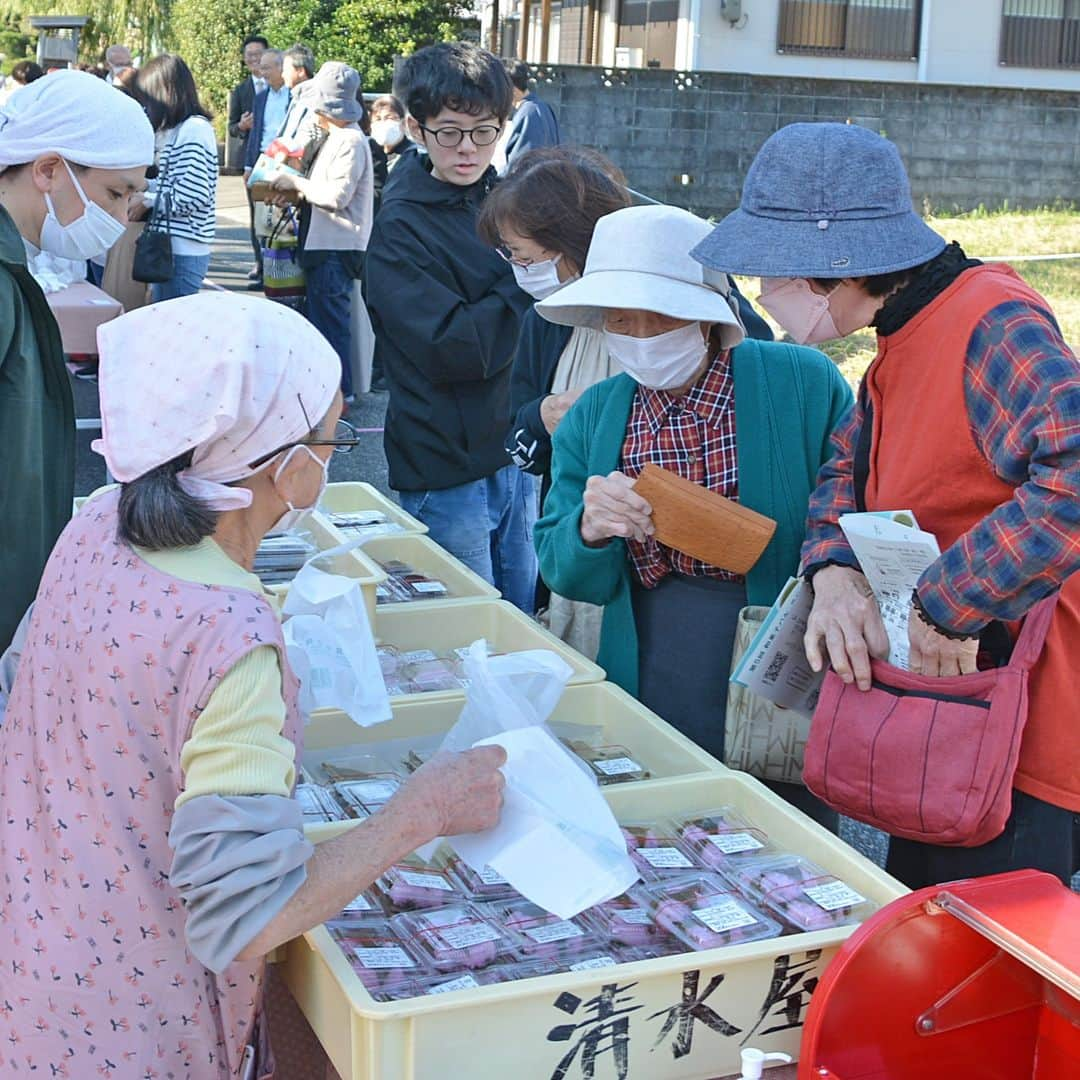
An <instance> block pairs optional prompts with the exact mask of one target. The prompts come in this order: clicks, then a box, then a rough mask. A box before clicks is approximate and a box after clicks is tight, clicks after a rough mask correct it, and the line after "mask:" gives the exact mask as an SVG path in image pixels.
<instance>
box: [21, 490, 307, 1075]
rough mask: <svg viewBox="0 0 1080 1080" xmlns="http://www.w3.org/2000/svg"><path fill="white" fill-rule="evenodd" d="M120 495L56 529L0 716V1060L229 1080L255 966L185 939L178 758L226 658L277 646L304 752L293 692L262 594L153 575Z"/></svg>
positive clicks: (259, 972) (258, 982)
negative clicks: (121, 530) (175, 843)
mask: <svg viewBox="0 0 1080 1080" xmlns="http://www.w3.org/2000/svg"><path fill="white" fill-rule="evenodd" d="M118 500H119V495H118V493H112V494H110V495H105V496H101V497H99V498H97V499H95V500H93V501H92V502H91V503H89V504H88V505H87V506H86V507H84V509H83V510H82V512H81V513H80V514H79V515H78V516H77V517H76V518H75V519H74V520H73V521H72V522H71V523H70V524H69V525H68V527H67V528H66V529H65V530H64V532H63V533H62V534H61V536H60V539H59V541H58V542H57V545H56V547H55V549H54V550H53V553H52V556H51V557H50V559H49V562H48V565H47V566H46V568H45V573H44V576H43V578H42V582H41V587H40V589H39V591H38V596H37V603H36V606H35V609H34V614H33V619H32V621H31V625H30V631H29V635H28V640H27V647H26V651H25V652H24V653H23V657H22V663H21V666H20V669H19V676H18V678H17V679H16V682H15V687H14V690H13V692H12V696H11V701H10V703H9V705H8V710H7V715H6V717H5V721H4V724H3V727H0V807H3V815H2V817H0V883H2V884H0V958H2V963H3V977H2V979H0V1069H4V1070H5V1071H11V1072H14V1073H22V1072H30V1071H31V1070H37V1072H36V1075H37V1076H40V1077H55V1076H63V1077H71V1078H75V1080H92V1078H97V1077H99V1076H104V1077H113V1078H114V1080H129V1078H131V1080H135V1078H139V1080H141V1078H143V1077H162V1078H164V1077H174V1078H176V1080H180V1078H187V1080H227V1078H231V1077H235V1076H236V1075H237V1070H238V1068H239V1065H240V1061H241V1058H242V1056H243V1049H244V1046H245V1045H246V1044H247V1043H248V1042H249V1041H250V1040H251V1038H252V1037H253V1031H254V1028H253V1025H254V1023H255V1020H256V1016H257V1014H258V1012H259V1009H260V1005H261V987H262V977H263V963H262V962H261V961H260V962H258V963H248V964H239V963H237V964H233V965H232V966H231V967H230V968H228V970H227V971H226V972H225V973H224V974H223V975H222V976H217V977H216V976H214V975H213V974H212V973H211V972H209V971H208V970H206V969H205V968H204V967H203V966H202V964H200V963H199V962H198V961H197V960H195V959H194V957H192V956H191V954H190V953H189V952H188V950H187V948H186V946H185V939H184V909H183V906H182V904H181V902H180V899H179V897H178V895H177V893H176V891H175V890H174V889H173V888H172V887H171V886H170V884H169V880H168V875H169V867H170V865H171V862H172V853H171V850H170V848H169V845H168V843H167V837H168V833H169V826H170V822H171V819H172V815H173V804H174V802H175V800H176V798H177V796H178V795H179V793H180V792H181V790H182V789H183V776H182V773H181V769H180V750H181V748H182V747H183V745H184V743H185V742H186V741H187V739H188V738H189V735H190V731H191V727H192V725H193V724H194V722H195V720H196V718H197V717H198V715H199V713H200V711H201V710H202V709H204V708H205V707H206V703H207V701H208V699H209V697H210V695H211V693H212V692H213V690H214V688H215V687H216V686H217V685H218V683H219V682H220V681H221V679H222V678H223V677H224V676H225V674H226V673H227V672H228V671H229V669H230V668H231V667H233V665H235V664H236V662H237V661H238V660H239V659H240V658H241V657H243V656H244V655H245V654H247V653H249V652H250V651H251V650H253V649H255V648H258V647H259V646H260V645H273V646H275V647H276V648H277V649H278V654H279V657H280V660H281V667H282V671H283V672H284V673H285V674H284V684H285V685H284V692H285V699H286V703H287V706H288V709H287V713H288V719H287V722H286V727H285V732H284V734H285V735H286V737H287V738H289V739H291V740H292V741H293V742H294V743H296V744H297V752H298V753H299V744H300V741H301V739H302V733H303V726H302V724H301V723H300V721H299V713H298V712H297V709H296V689H297V685H296V680H295V678H294V677H293V675H292V674H291V672H290V670H289V667H288V663H287V661H286V659H285V650H284V646H283V641H282V635H281V625H280V622H279V621H278V618H277V616H276V614H275V613H274V612H273V611H272V610H271V608H270V607H269V605H268V604H267V603H266V602H265V600H264V599H263V598H262V597H260V596H256V595H255V594H254V593H251V592H247V591H246V590H243V589H227V588H223V587H219V586H209V585H196V584H192V583H190V582H185V581H181V580H180V579H178V578H174V577H170V576H168V575H166V574H163V573H160V572H159V571H157V570H155V569H154V568H153V567H151V566H150V565H149V564H147V563H145V562H144V561H143V560H142V559H140V558H139V557H138V556H137V555H136V554H135V552H134V551H132V550H131V548H130V547H128V546H127V545H124V544H121V543H119V542H118V541H117V539H116V507H117V502H118ZM261 1061H262V1064H263V1068H262V1072H263V1073H264V1074H265V1073H266V1072H268V1070H269V1066H270V1063H269V1062H268V1061H266V1060H265V1059H261Z"/></svg>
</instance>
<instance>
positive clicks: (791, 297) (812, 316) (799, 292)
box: [758, 278, 844, 345]
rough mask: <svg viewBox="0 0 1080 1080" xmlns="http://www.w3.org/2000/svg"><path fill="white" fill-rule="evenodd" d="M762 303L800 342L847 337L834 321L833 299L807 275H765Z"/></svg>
mask: <svg viewBox="0 0 1080 1080" xmlns="http://www.w3.org/2000/svg"><path fill="white" fill-rule="evenodd" d="M758 303H759V304H760V305H761V306H762V307H763V308H764V309H765V310H766V311H767V312H768V313H769V314H770V315H771V316H772V317H773V318H774V319H775V320H776V321H777V322H778V323H779V324H780V325H781V326H782V327H783V328H784V329H785V330H786V331H787V332H788V333H789V334H790V335H791V337H792V339H793V340H794V341H797V342H798V343H799V344H800V345H819V344H820V343H821V342H823V341H832V340H833V338H838V337H843V336H844V335H843V334H841V333H840V331H839V330H837V328H836V323H835V322H833V317H832V312H831V311H830V310H829V298H828V297H827V296H819V295H818V294H817V293H816V292H814V290H813V289H811V288H810V284H809V282H807V280H806V278H762V279H761V295H760V296H758Z"/></svg>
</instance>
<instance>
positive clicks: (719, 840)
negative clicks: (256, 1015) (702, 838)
mask: <svg viewBox="0 0 1080 1080" xmlns="http://www.w3.org/2000/svg"><path fill="white" fill-rule="evenodd" d="M709 843H710V844H712V845H713V847H716V848H719V849H720V850H721V851H722V852H723V853H724V854H725V855H738V854H739V853H740V852H742V851H757V849H758V848H762V847H764V846H765V845H764V844H763V843H762V842H761V841H760V840H759V839H758V838H757V837H756V836H752V835H751V834H750V833H748V832H729V833H715V834H713V835H712V836H710V837H709Z"/></svg>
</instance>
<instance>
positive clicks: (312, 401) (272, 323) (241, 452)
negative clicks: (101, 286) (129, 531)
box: [92, 292, 341, 510]
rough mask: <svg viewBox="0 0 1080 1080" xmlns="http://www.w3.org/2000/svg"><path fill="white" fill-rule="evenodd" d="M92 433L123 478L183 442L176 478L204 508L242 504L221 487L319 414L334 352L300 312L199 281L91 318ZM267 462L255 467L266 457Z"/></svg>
mask: <svg viewBox="0 0 1080 1080" xmlns="http://www.w3.org/2000/svg"><path fill="white" fill-rule="evenodd" d="M98 353H99V355H100V357H101V361H100V369H99V374H98V390H99V395H100V397H101V438H100V439H96V440H95V441H94V443H93V444H92V446H93V449H94V450H96V451H97V452H98V453H99V454H101V455H103V456H104V458H105V461H106V462H107V463H108V466H109V471H110V472H111V473H112V475H113V476H115V477H116V479H117V480H120V481H121V482H124V483H126V482H127V481H129V480H135V479H137V478H138V477H140V476H142V475H144V474H145V473H148V472H150V470H151V469H156V468H157V467H158V466H159V465H164V464H165V463H166V462H168V461H172V460H173V459H174V458H177V457H179V456H180V455H181V454H184V453H186V452H187V451H189V450H194V451H195V456H194V459H193V460H192V463H191V465H190V467H189V468H187V469H185V470H184V471H183V472H181V473H180V474H179V479H180V483H181V486H182V487H184V488H185V490H187V491H188V492H189V493H190V494H191V495H194V496H195V497H196V498H199V499H202V500H203V501H204V502H205V503H206V504H207V505H208V506H209V507H211V508H212V509H214V510H233V509H241V508H243V507H245V506H250V505H251V492H250V491H248V490H247V489H246V488H230V487H227V486H226V485H227V484H228V483H229V482H230V481H233V480H242V479H243V478H244V477H246V476H251V475H252V474H253V473H255V472H257V471H258V470H257V469H252V468H251V462H253V461H257V460H258V459H259V458H261V457H263V455H265V454H269V453H271V452H273V451H274V450H277V449H278V448H280V447H282V446H286V445H288V444H289V443H291V442H295V441H297V440H299V439H303V438H304V437H305V436H306V435H307V434H308V432H309V431H311V429H312V428H313V427H314V426H315V425H316V424H318V423H319V422H320V421H321V420H322V418H323V417H324V416H325V415H326V413H327V411H328V410H329V408H330V405H331V404H332V402H333V400H334V394H335V393H336V391H337V388H338V384H339V383H340V382H341V361H340V360H339V359H338V355H337V353H336V352H334V350H333V349H332V348H331V347H330V345H329V344H328V342H327V340H326V338H324V337H323V336H322V334H320V333H319V331H318V330H316V329H315V327H313V326H312V325H311V323H309V322H308V321H307V319H305V318H304V317H303V316H302V315H300V314H298V313H297V312H295V311H292V310H290V309H289V308H287V307H285V305H284V304H276V303H274V302H273V301H272V300H265V299H262V298H260V297H254V296H237V295H236V293H228V292H207V293H197V294H196V295H194V296H184V297H181V298H179V299H177V300H168V301H166V302H165V303H162V304H151V305H150V306H149V307H145V308H140V309H139V310H138V311H131V312H128V314H126V315H121V316H120V317H119V318H118V319H113V320H112V321H111V322H108V323H105V324H103V325H102V326H100V327H98ZM265 467H266V466H265V465H262V466H260V468H265Z"/></svg>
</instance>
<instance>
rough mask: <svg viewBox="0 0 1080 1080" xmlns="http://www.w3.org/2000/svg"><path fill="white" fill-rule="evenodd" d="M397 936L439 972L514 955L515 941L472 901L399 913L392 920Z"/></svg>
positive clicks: (489, 962) (457, 969)
mask: <svg viewBox="0 0 1080 1080" xmlns="http://www.w3.org/2000/svg"><path fill="white" fill-rule="evenodd" d="M391 925H392V926H393V928H394V930H395V932H396V933H397V934H398V936H400V937H402V938H405V939H406V940H407V941H409V942H410V943H411V944H412V945H413V947H414V950H415V951H418V952H422V953H423V954H424V956H425V957H426V959H427V961H428V963H429V964H430V965H431V966H432V967H433V968H434V969H435V970H436V971H462V970H466V969H467V970H475V969H478V968H485V967H489V966H490V965H491V964H494V963H496V962H497V961H498V960H499V959H500V958H506V957H508V956H512V955H513V953H514V949H515V944H516V943H515V941H514V939H513V938H512V937H511V936H510V934H509V933H507V932H506V931H505V930H503V929H501V928H500V927H498V926H496V925H495V924H494V922H492V921H491V920H489V919H488V918H486V917H485V915H484V914H483V913H482V912H481V910H480V909H478V908H477V907H475V906H474V905H472V904H451V905H449V906H448V907H441V908H434V909H431V910H427V911H414V912H410V913H408V914H405V915H398V916H397V917H396V918H395V919H393V920H391Z"/></svg>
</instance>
